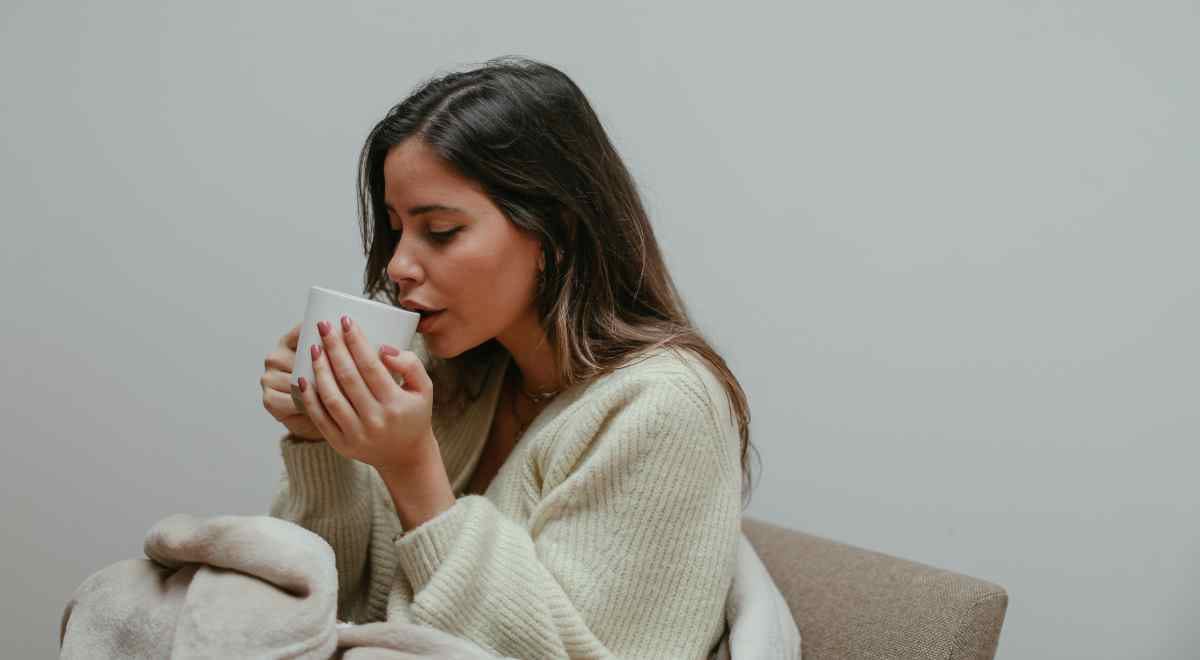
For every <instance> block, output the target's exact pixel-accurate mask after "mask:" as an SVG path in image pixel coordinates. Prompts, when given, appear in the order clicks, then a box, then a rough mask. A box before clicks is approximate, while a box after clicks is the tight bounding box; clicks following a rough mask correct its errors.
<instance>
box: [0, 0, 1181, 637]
mask: <svg viewBox="0 0 1200 660" xmlns="http://www.w3.org/2000/svg"><path fill="white" fill-rule="evenodd" d="M698 5H699V3H674V4H669V5H668V4H663V3H658V4H655V6H654V8H653V9H650V8H641V7H635V6H619V5H618V3H613V2H607V3H602V4H601V3H593V4H588V5H584V4H575V3H555V2H545V3H539V4H532V5H523V6H521V7H514V6H512V5H510V4H509V3H480V4H477V5H473V6H470V7H464V6H447V5H442V4H438V3H382V2H381V3H367V2H358V3H354V4H347V3H327V5H326V6H324V7H317V6H311V4H310V3H291V2H271V3H266V2H255V3H242V2H237V3H234V2H205V3H184V2H162V1H155V2H141V3H99V2H96V3H82V2H55V3H38V2H11V1H9V2H5V3H4V4H3V5H2V7H3V10H2V12H3V16H2V17H3V21H2V27H0V30H2V32H0V75H2V82H3V99H4V100H3V102H2V103H0V113H2V114H0V126H2V131H3V154H2V157H0V178H2V180H3V184H2V185H3V195H0V213H2V215H3V222H4V229H5V231H4V240H3V242H2V245H3V247H2V248H0V249H2V250H3V260H2V264H3V265H2V267H0V268H2V271H0V275H2V277H3V280H2V281H3V282H4V303H5V304H4V310H5V311H4V323H3V330H2V338H3V341H4V351H5V356H4V365H5V369H4V372H5V378H4V382H3V385H0V388H2V390H0V395H2V396H0V401H2V404H0V405H2V406H3V408H2V411H0V412H2V414H3V424H4V442H3V443H0V452H2V453H0V478H2V482H0V483H3V488H4V499H5V505H4V527H5V541H4V559H5V561H4V568H3V577H4V582H3V584H2V585H0V594H3V595H2V596H0V599H2V604H3V609H4V610H5V611H6V612H8V614H7V615H5V616H4V617H3V620H2V621H0V635H2V636H3V639H4V643H5V646H6V647H7V651H8V652H7V653H5V655H11V656H13V657H18V656H20V657H34V656H37V657H46V656H50V655H53V654H54V653H55V652H56V651H55V649H56V645H57V639H58V626H59V619H60V615H61V613H62V608H63V606H64V605H65V603H66V601H67V599H68V598H69V596H70V595H71V593H72V591H73V590H74V589H75V587H76V586H77V585H78V584H79V583H80V582H82V581H83V580H84V579H85V578H86V577H87V576H88V575H90V574H92V573H93V572H95V571H98V570H100V569H102V568H103V567H105V566H107V565H109V564H111V563H113V562H116V561H119V560H121V559H125V558H130V557H139V556H142V555H141V552H142V539H143V536H144V533H145V531H146V530H147V529H149V527H150V526H151V525H152V524H153V523H155V522H156V521H157V520H159V519H161V518H162V517H164V516H166V515H169V514H171V513H176V512H188V513H197V514H218V513H234V514H263V513H265V512H266V510H267V507H268V505H269V502H270V499H271V496H272V494H273V492H274V489H275V487H276V485H277V481H278V477H279V475H280V472H281V469H282V463H281V461H280V458H279V455H278V441H279V437H280V436H281V435H282V432H283V427H282V426H280V425H279V424H278V423H277V422H275V421H274V420H273V419H271V418H270V417H269V416H268V414H267V413H266V411H265V410H264V409H263V407H262V401H261V394H262V393H261V389H260V386H259V376H260V375H261V374H262V371H263V360H264V358H265V357H266V355H267V353H268V352H269V351H270V350H271V349H272V347H273V345H274V344H275V343H276V341H277V340H278V338H279V336H280V335H281V334H283V333H284V332H285V331H286V330H287V329H288V328H290V327H291V326H292V325H293V324H295V323H296V322H298V321H299V320H300V316H301V314H302V312H303V305H304V301H305V294H306V290H307V287H308V286H309V285H310V284H320V285H323V286H327V287H330V288H338V289H341V290H343V291H347V292H352V293H361V277H362V267H363V265H364V263H365V259H364V257H363V255H362V253H361V250H360V245H359V236H358V230H357V224H356V222H357V221H356V217H355V211H356V208H355V197H354V174H355V165H356V163H357V157H358V152H359V149H360V147H361V146H362V141H363V139H364V138H365V136H366V133H367V131H368V130H369V129H370V127H371V126H372V125H373V124H374V122H375V121H376V120H378V119H379V118H380V117H381V116H382V114H383V112H384V111H385V110H386V109H387V108H388V107H390V106H391V105H392V104H393V103H395V102H397V101H399V100H400V99H401V98H402V97H403V96H404V95H406V94H407V92H408V91H409V90H410V89H411V88H412V87H413V86H414V85H416V84H417V83H418V82H419V81H420V80H422V79H424V78H426V77H428V76H431V75H434V74H435V73H438V72H442V71H447V70H451V69H455V68H460V67H463V66H469V65H472V64H476V63H479V62H482V61H483V60H486V59H488V58H490V57H495V56H499V55H505V54H517V55H525V56H528V57H532V58H535V59H539V60H542V61H545V62H548V63H550V64H553V65H555V66H558V67H559V68H561V69H563V70H564V71H565V72H567V74H568V75H570V76H571V77H572V78H573V79H574V80H575V81H576V82H577V83H578V84H579V85H580V86H581V87H582V88H583V90H584V92H585V93H586V94H587V95H588V97H589V98H590V100H591V101H592V103H593V104H594V107H595V108H596V110H597V112H598V114H599V115H600V118H601V120H602V122H603V123H604V124H605V126H606V127H607V129H608V130H609V131H610V135H611V137H612V139H613V141H614V142H615V143H616V145H617V147H618V149H619V151H620V152H621V154H622V155H623V156H624V157H625V159H626V160H627V163H628V165H629V167H630V168H631V170H632V171H633V173H634V175H635V177H636V178H637V180H638V183H639V185H640V188H641V190H642V192H643V193H644V195H645V201H646V204H647V206H648V208H649V210H650V212H651V214H652V220H653V222H654V226H655V228H656V231H657V233H658V236H659V237H660V240H661V243H662V246H663V249H664V250H665V253H666V255H667V262H668V265H669V267H670V268H671V270H672V273H673V274H674V276H675V278H676V281H677V282H678V284H679V286H680V287H681V289H682V291H683V293H684V295H685V298H686V301H687V304H688V306H689V309H690V310H691V311H692V313H693V315H694V317H695V321H696V322H697V324H698V325H699V326H700V328H701V329H702V330H703V331H704V332H705V333H707V335H708V336H709V337H710V338H711V340H712V342H713V344H714V345H715V346H716V347H717V349H718V350H719V351H721V352H722V353H723V354H724V356H725V357H726V359H727V360H728V362H729V364H730V365H731V367H732V368H733V369H734V371H735V373H736V374H737V375H738V377H739V378H740V379H741V382H742V383H743V385H744V387H745V388H746V391H747V393H748V395H749V398H750V402H751V406H752V415H753V427H752V428H753V437H754V441H755V444H756V446H757V447H758V449H759V452H760V454H761V457H762V459H763V460H762V464H761V468H762V469H761V471H760V472H758V476H759V478H758V480H757V481H756V483H757V488H756V490H755V493H754V497H753V500H752V502H751V504H750V506H749V509H748V511H747V513H748V514H750V515H755V516H758V517H761V518H764V519H767V520H770V521H773V522H777V523H780V524H784V525H788V526H791V527H795V528H799V529H803V530H805V531H808V532H810V533H814V534H819V535H823V536H827V537H830V538H835V539H838V540H841V541H844V542H848V543H851V544H854V545H859V546H862V547H867V548H872V549H875V550H879V551H882V552H886V553H890V554H894V555H897V556H902V557H905V558H909V559H913V560H916V561H920V562H924V563H928V564H932V565H935V566H940V567H943V568H947V569H950V570H954V571H959V572H963V573H966V574H969V575H973V576H977V577H981V578H984V579H987V580H992V581H995V582H997V583H999V584H1001V585H1003V586H1004V587H1005V588H1006V589H1007V590H1008V591H1009V593H1010V599H1011V600H1010V604H1009V609H1008V615H1007V619H1006V622H1005V626H1004V631H1003V634H1002V637H1001V640H1000V647H999V652H998V657H1000V658H1012V659H1016V658H1027V657H1055V658H1127V657H1144V658H1185V657H1195V652H1196V651H1195V649H1196V648H1198V647H1200V634H1198V633H1197V626H1196V625H1195V624H1196V621H1197V620H1200V604H1198V597H1197V588H1198V587H1200V560H1198V557H1200V521H1198V519H1197V505H1198V504H1200V486H1197V485H1196V472H1197V465H1198V461H1200V451H1198V450H1197V440H1198V438H1200V433H1198V432H1200V406H1198V405H1197V393H1198V387H1197V384H1198V381H1197V377H1196V374H1197V371H1198V367H1200V358H1198V356H1200V351H1198V350H1197V346H1196V340H1197V337H1200V293H1198V282H1200V266H1198V265H1197V258H1198V257H1197V254H1198V252H1200V229H1198V228H1197V220H1198V219H1200V200H1198V197H1197V192H1196V191H1197V187H1196V184H1197V179H1198V178H1200V177H1198V175H1200V139H1198V138H1200V131H1198V127H1197V126H1198V125H1197V117H1198V116H1200V94H1198V82H1197V77H1196V62H1200V45H1198V44H1200V38H1198V36H1197V35H1198V34H1200V20H1198V19H1197V5H1196V4H1195V3H1193V2H1178V3H1168V2H1144V3H1132V2H1124V3H1118V2H1078V3H1048V4H1043V3H1033V2H1020V3H1016V2H1012V3H1009V2H991V3H972V2H955V1H946V2H909V3H888V2H877V3H867V4H864V3H858V2H838V3H828V4H824V5H815V4H808V5H794V6H791V7H784V6H783V4H782V3H780V4H778V5H776V4H769V5H768V4H762V5H748V4H745V3H727V4H725V5H722V6H708V5H705V6H703V7H701V6H698ZM755 466H756V467H758V463H755Z"/></svg>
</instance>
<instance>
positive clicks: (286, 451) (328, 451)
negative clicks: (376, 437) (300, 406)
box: [270, 434, 400, 623]
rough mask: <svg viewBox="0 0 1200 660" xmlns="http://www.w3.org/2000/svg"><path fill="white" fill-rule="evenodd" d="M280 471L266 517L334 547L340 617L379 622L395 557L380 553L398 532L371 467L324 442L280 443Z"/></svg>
mask: <svg viewBox="0 0 1200 660" xmlns="http://www.w3.org/2000/svg"><path fill="white" fill-rule="evenodd" d="M280 452H281V453H282V455H283V463H284V473H283V475H282V477H281V478H280V482H279V488H278V490H277V491H276V493H275V497H274V499H273V500H272V502H271V508H270V515H272V516H274V517H276V518H281V519H283V520H288V521H291V522H294V523H296V524H298V525H300V526H302V527H304V528H306V529H309V530H311V531H313V532H315V533H316V534H317V535H319V536H320V537H321V538H323V539H325V541H326V542H328V543H329V545H330V546H331V547H332V548H333V551H334V557H335V561H336V565H337V574H338V614H337V617H338V619H341V620H343V621H353V622H355V623H363V622H367V621H379V620H382V619H383V618H384V617H385V612H386V608H387V590H386V585H387V583H388V582H390V580H391V577H392V575H393V573H394V570H395V557H394V553H392V552H389V551H386V550H385V551H383V552H380V550H381V549H384V548H385V546H386V545H387V543H385V542H382V541H381V540H380V539H383V538H387V539H388V540H389V541H390V539H391V537H392V536H394V535H395V533H398V532H399V531H400V527H399V523H398V522H397V521H396V516H395V512H394V509H392V508H391V507H389V506H387V504H386V502H385V500H386V496H385V497H381V496H380V493H379V490H380V489H381V488H383V484H382V480H380V479H379V476H378V473H376V472H375V468H373V467H371V466H370V465H367V464H366V463H363V462H361V461H356V460H353V459H349V458H346V457H344V456H342V455H341V454H339V453H337V452H336V451H334V450H333V448H332V447H330V446H329V444H328V443H327V442H305V441H302V440H297V439H296V438H295V437H293V436H292V435H291V434H287V435H284V436H283V437H282V438H281V439H280Z"/></svg>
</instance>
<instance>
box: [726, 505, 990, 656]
mask: <svg viewBox="0 0 1200 660" xmlns="http://www.w3.org/2000/svg"><path fill="white" fill-rule="evenodd" d="M742 529H743V531H745V533H746V536H747V537H748V538H749V539H750V542H751V543H752V544H753V545H754V549H755V551H756V552H757V553H758V555H759V557H760V558H761V559H762V562H763V564H764V565H765V566H766V567H767V572H769V573H770V574H771V578H772V579H773V580H774V581H775V584H776V586H778V587H779V591H780V592H781V593H782V594H783V597H784V599H785V600H787V603H788V606H789V607H790V608H791V610H792V616H793V617H795V619H796V625H797V626H798V627H799V628H800V637H801V639H802V640H803V641H802V643H801V647H802V651H803V654H804V658H805V660H811V659H814V658H937V659H938V660H946V658H950V659H951V660H965V659H968V658H970V659H976V658H992V657H994V656H995V653H996V645H997V642H998V641H999V639H1000V628H1001V626H1002V625H1003V624H1004V613H1005V611H1006V610H1007V608H1008V593H1007V592H1006V591H1005V590H1004V588H1003V587H1001V586H999V585H997V584H993V583H991V582H987V581H985V580H980V579H978V578H973V577H970V576H967V575H962V574H959V573H954V572H952V571H947V570H944V569H940V568H935V567H933V566H927V565H925V564H920V563H917V562H913V561H909V560H906V559H900V558H897V557H892V556H889V555H885V554H882V553H879V552H874V551H872V550H866V549H863V548H858V547H855V546H851V545H847V544H845V543H840V542H837V541H833V540H830V539H826V538H822V537H819V536H813V535H811V534H806V533H804V532H800V531H797V530H793V529H788V528H786V527H780V526H778V525H773V524H771V523H767V522H765V521H761V520H757V519H754V518H750V517H743V520H742Z"/></svg>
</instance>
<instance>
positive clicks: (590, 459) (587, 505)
mask: <svg viewBox="0 0 1200 660" xmlns="http://www.w3.org/2000/svg"><path fill="white" fill-rule="evenodd" d="M654 376H655V377H654V378H652V379H645V380H643V381H642V382H638V383H634V384H630V385H627V386H625V387H622V388H621V389H620V390H618V391H617V392H616V393H615V394H614V395H612V396H609V397H605V398H604V400H603V401H598V402H597V403H596V405H594V406H593V407H592V408H591V409H590V410H587V411H583V412H581V413H579V414H580V415H582V416H583V417H582V418H580V420H578V421H573V424H577V425H582V426H576V428H583V429H584V430H585V431H588V432H586V433H581V434H579V437H576V434H572V436H571V437H569V438H562V439H560V440H561V442H560V443H557V444H556V445H555V447H554V449H553V456H552V457H546V458H544V461H545V462H544V464H543V466H542V470H541V472H540V475H541V477H540V483H532V482H531V483H528V484H526V487H527V488H528V489H530V490H531V492H533V493H538V497H540V499H539V500H538V502H537V504H536V505H535V506H534V509H533V510H532V511H531V516H530V518H529V522H528V525H527V526H526V525H522V524H518V523H517V522H515V521H514V520H513V519H511V518H509V517H508V516H506V515H504V514H503V513H501V512H500V511H499V510H498V509H497V508H496V507H495V505H494V504H493V503H492V502H491V500H489V499H487V498H485V497H481V496H467V497H463V498H460V499H458V500H457V501H456V502H455V504H454V505H453V506H452V507H451V508H450V509H448V510H446V511H444V512H442V513H441V514H439V515H438V516H436V517H435V518H433V519H431V520H429V521H427V522H426V523H424V524H423V525H420V526H419V527H416V528H415V529H413V530H410V531H409V532H408V533H407V534H405V535H403V536H401V537H400V538H399V539H398V540H397V542H396V552H397V557H398V562H399V563H398V565H397V568H396V570H397V575H398V576H401V575H402V576H404V577H405V578H406V579H407V581H408V584H409V585H410V586H411V588H412V593H413V607H412V613H413V617H414V618H415V619H416V620H417V621H419V622H422V623H427V624H429V625H432V626H434V627H436V628H439V629H441V630H444V631H446V632H449V633H452V634H456V635H459V636H461V637H466V638H467V639H470V640H472V641H474V642H476V643H478V644H481V645H483V646H485V647H486V648H489V649H491V650H493V651H494V652H497V653H500V654H503V655H509V656H514V657H537V658H555V657H558V658H565V657H570V658H578V657H589V658H591V657H613V656H616V657H621V658H635V657H679V658H683V657H691V658H701V657H705V656H707V654H708V653H709V652H710V651H711V647H712V644H713V643H714V642H716V641H717V640H718V639H719V637H720V634H721V632H722V631H723V627H724V605H725V599H726V596H727V592H728V589H729V586H730V584H731V581H732V579H733V571H734V553H735V550H736V544H737V541H738V538H739V534H740V527H739V518H740V513H741V504H740V502H741V500H740V463H739V461H738V455H737V447H738V444H737V438H736V437H731V435H730V431H728V430H725V431H722V430H721V429H719V428H718V426H717V424H716V422H715V421H714V417H713V416H712V415H711V414H710V411H709V410H708V409H707V408H706V407H705V404H704V403H703V402H704V401H706V399H705V398H704V395H703V394H702V393H701V391H700V387H701V386H700V385H698V384H696V381H694V380H689V379H688V378H686V377H681V376H679V375H677V374H670V375H667V374H654ZM560 445H566V446H560Z"/></svg>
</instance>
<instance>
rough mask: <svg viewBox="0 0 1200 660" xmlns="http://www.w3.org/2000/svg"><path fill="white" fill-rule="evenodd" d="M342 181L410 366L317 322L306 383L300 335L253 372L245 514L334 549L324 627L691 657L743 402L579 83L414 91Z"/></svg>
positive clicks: (712, 607)
mask: <svg viewBox="0 0 1200 660" xmlns="http://www.w3.org/2000/svg"><path fill="white" fill-rule="evenodd" d="M359 176H360V179H359V209H360V214H361V222H362V227H361V230H362V237H363V249H364V251H365V252H366V254H367V268H366V276H365V281H366V285H365V293H366V294H367V295H368V296H370V297H375V296H376V295H377V294H379V293H383V294H384V295H385V296H386V298H387V300H388V301H389V302H390V303H391V304H395V305H399V306H402V307H406V308H409V309H415V310H419V311H422V312H423V316H424V318H423V319H422V321H421V325H420V327H419V328H418V335H417V336H416V337H415V338H414V340H413V345H412V346H411V349H412V350H411V351H400V352H399V353H398V354H397V355H389V354H387V353H386V352H382V351H381V352H378V353H376V352H375V351H373V350H371V349H370V348H369V347H370V346H371V345H372V344H371V343H370V339H369V338H366V337H364V336H362V334H361V332H359V331H358V329H357V326H355V325H354V324H353V320H352V319H343V320H341V322H340V323H339V320H335V319H330V320H328V322H322V323H321V324H320V325H319V327H318V330H319V331H320V332H321V334H322V346H323V349H324V350H323V351H322V350H321V348H320V347H316V348H314V359H313V365H314V373H315V374H316V382H315V383H302V385H301V388H302V390H303V391H299V392H289V389H290V388H289V386H288V375H289V374H290V372H291V367H292V364H293V361H294V358H295V350H296V345H297V336H298V334H299V326H297V327H295V328H293V329H292V330H291V331H290V332H289V333H288V334H286V335H285V336H284V337H283V338H282V339H281V341H280V345H279V347H278V348H277V349H276V351H274V352H273V353H272V354H271V356H269V357H268V359H267V374H266V375H264V377H263V389H264V405H265V406H266V407H267V409H268V410H269V411H271V413H272V415H273V416H275V417H276V419H278V420H279V421H281V422H282V423H283V424H284V425H285V426H286V427H287V429H288V430H289V433H288V434H287V435H285V436H284V437H283V438H282V439H281V451H282V454H283V462H284V464H285V467H286V474H285V475H284V478H283V479H282V481H281V485H280V490H279V491H278V493H277V495H276V497H275V499H274V501H273V503H272V506H271V515H273V516H276V517H280V518H283V519H286V520H290V521H293V522H295V523H297V524H299V525H302V526H304V527H305V528H307V529H310V530H312V531H314V532H316V533H317V534H319V535H321V536H322V537H323V538H324V539H325V540H327V541H328V542H329V543H330V545H331V546H332V547H333V549H334V551H335V554H336V557H337V569H338V579H339V588H340V591H339V603H338V617H339V618H340V619H345V620H350V621H354V622H357V623H365V622H370V621H379V620H384V619H386V620H400V621H406V622H416V623H423V624H427V625H430V626H433V627H435V628H439V629H442V630H444V631H446V632H449V633H453V634H455V635H458V636H461V637H464V638H467V639H470V640H472V641H474V642H476V643H478V644H480V645H482V646H484V647H485V648H488V649H490V650H492V651H494V652H497V653H500V654H504V655H510V656H514V657H521V658H551V657H572V658H574V657H608V656H616V657H704V656H706V655H707V654H708V653H709V652H710V651H711V650H712V649H713V647H714V646H715V645H716V644H717V643H718V642H719V640H720V637H721V635H722V633H723V632H724V626H725V619H724V605H725V597H726V592H727V591H728V589H729V586H730V584H731V580H732V576H733V570H734V550H735V547H736V544H737V542H738V537H739V535H740V533H741V532H740V520H739V518H740V513H741V506H742V498H741V496H742V494H743V492H744V489H745V488H747V486H748V485H749V467H748V464H747V460H746V455H747V450H748V448H749V447H750V443H749V432H748V425H749V411H748V408H747V402H746V399H745V395H744V393H743V391H742V389H741V387H740V385H739V384H738V382H737V380H736V378H734V376H733V374H732V373H731V372H730V370H729V368H728V367H727V366H726V364H725V361H724V360H723V359H722V358H721V357H720V356H719V355H718V354H717V353H716V352H715V351H714V350H713V349H712V348H711V347H710V346H709V345H708V344H707V343H706V342H705V340H704V339H703V338H702V337H701V335H700V333H699V332H698V331H697V330H696V329H695V328H694V327H693V325H692V323H691V321H690V320H689V318H688V316H687V313H686V311H685V308H684V305H683V303H682V301H681V300H680V297H679V295H678V293H677V291H676V290H675V287H674V284H673V283H672V281H671V278H670V276H669V275H668V273H667V270H666V267H665V265H664V261H663V258H662V254H661V253H660V252H659V248H658V245H657V243H656V241H655V237H654V233H653V232H652V231H651V228H650V223H649V219H648V218H647V215H646V212H645V210H644V209H643V207H642V203H641V201H640V199H639V196H638V193H637V189H636V186H635V184H634V182H633V180H632V178H631V177H630V175H629V172H628V171H627V170H626V168H625V166H624V165H623V163H622V162H621V159H620V157H619V156H618V155H617V153H616V151H615V149H614V148H613V146H612V144H611V143H610V142H609V140H608V137H607V136H606V135H605V132H604V130H603V128H602V127H601V125H600V122H599V120H598V119H597V117H596V115H595V114H594V112H593V111H592V109H591V106H590V105H589V103H588V101H587V99H586V98H585V97H584V95H583V93H582V92H581V91H580V89H579V88H578V87H577V86H576V85H575V84H574V83H573V82H572V81H571V80H570V79H569V78H568V77H567V76H566V75H564V74H563V73H562V72H561V71H559V70H557V69H555V68H553V67H551V66H547V65H545V64H541V63H537V62H532V61H529V60H525V59H520V58H499V59H495V60H491V61H488V62H487V63H485V64H484V65H483V66H482V67H480V68H478V69H475V70H471V71H466V72H456V73H451V74H447V75H444V76H442V77H440V78H434V79H431V80H429V81H426V82H425V83H423V84H422V85H421V86H420V87H419V89H417V90H416V91H415V93H413V94H412V95H411V96H410V97H409V98H407V99H406V100H404V101H403V102H401V103H400V104H398V105H396V106H395V107H393V108H392V109H391V110H390V111H389V112H388V113H387V115H386V116H385V117H384V118H383V119H382V120H381V121H380V122H379V123H378V124H377V125H376V126H375V128H374V129H373V130H372V131H371V133H370V135H369V137H368V138H367V141H366V145H365V146H364V148H363V151H362V155H361V159H360V166H359ZM385 350H386V347H385ZM392 352H393V353H395V351H394V350H393V351H392ZM393 374H396V375H400V376H402V377H403V378H402V381H403V385H402V386H401V385H397V384H396V382H397V381H396V380H395V379H394V378H393ZM435 385H436V387H435ZM297 404H299V405H297ZM302 411H307V412H302ZM746 492H748V491H746Z"/></svg>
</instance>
